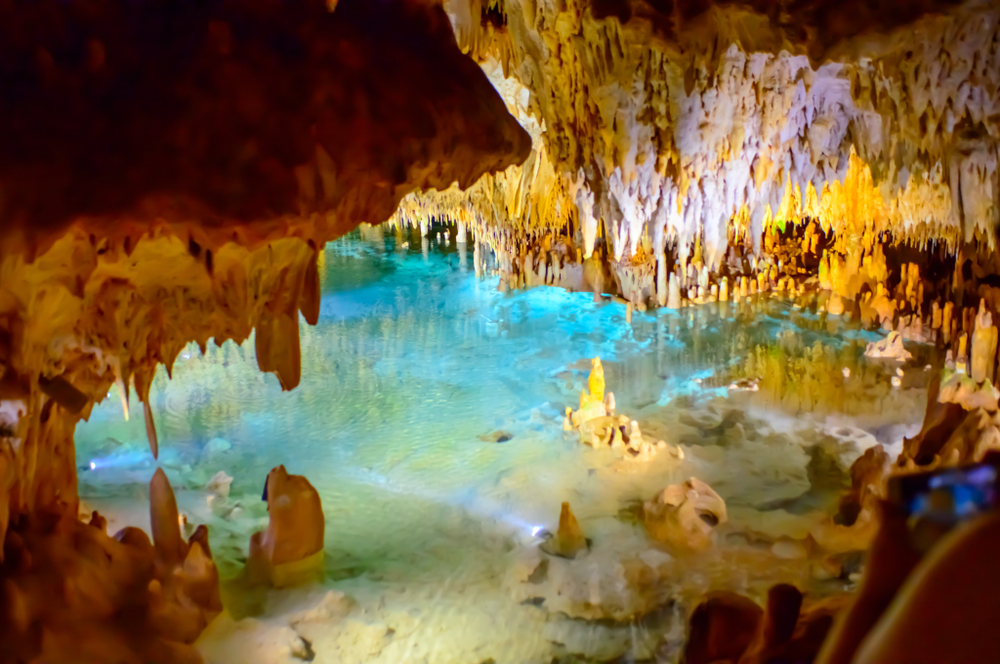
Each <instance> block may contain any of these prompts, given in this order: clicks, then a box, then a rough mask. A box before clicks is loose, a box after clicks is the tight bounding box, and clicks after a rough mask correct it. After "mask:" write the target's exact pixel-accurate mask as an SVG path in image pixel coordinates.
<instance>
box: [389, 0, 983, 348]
mask: <svg viewBox="0 0 1000 664" xmlns="http://www.w3.org/2000/svg"><path fill="white" fill-rule="evenodd" d="M444 6H445V9H446V10H447V11H448V13H449V17H450V18H451V21H452V23H453V25H454V29H455V33H456V36H457V37H458V42H459V45H460V46H461V47H462V48H463V49H465V50H467V51H468V52H469V53H470V54H471V55H472V56H473V57H475V58H476V59H478V60H480V61H481V62H483V63H484V67H485V68H486V69H487V70H488V71H490V72H491V77H492V78H493V80H494V81H495V82H497V84H498V88H500V89H501V90H502V91H503V92H504V98H505V100H506V101H507V103H508V106H509V107H510V108H512V109H514V112H515V115H517V117H518V118H519V120H520V121H521V122H522V124H524V125H525V126H526V127H528V129H529V131H530V132H531V134H532V138H533V150H532V157H531V158H530V159H529V161H528V162H527V163H526V164H525V166H524V167H522V168H519V169H510V170H508V171H507V172H505V173H503V174H500V175H497V176H494V177H488V178H485V179H484V180H483V181H480V183H478V184H477V186H476V187H474V188H472V189H470V190H469V191H467V192H465V193H461V192H457V191H455V190H452V191H450V192H448V194H447V196H445V197H444V198H441V197H439V196H436V195H434V194H428V195H413V196H411V197H408V198H407V199H405V200H404V203H403V209H402V211H401V213H400V215H399V219H400V220H401V221H409V222H410V223H418V222H419V223H421V224H423V225H424V226H425V227H426V222H427V220H428V219H429V218H430V217H434V218H438V219H440V218H451V219H455V220H457V221H460V222H461V223H462V224H463V225H465V226H468V225H470V224H471V225H472V226H473V227H474V228H475V230H476V231H477V232H476V243H477V256H478V255H480V254H481V253H482V250H480V249H479V246H480V244H484V245H489V247H490V248H492V249H493V251H494V253H495V254H496V267H497V269H498V270H499V272H500V274H501V276H502V277H503V282H502V283H503V284H504V285H508V286H512V287H521V286H531V285H535V284H543V283H544V284H549V285H560V286H564V287H567V288H571V289H573V290H592V291H594V292H598V293H607V294H612V295H618V296H621V297H623V298H624V299H625V300H626V301H628V302H632V303H633V307H637V308H641V307H645V306H647V305H650V304H658V305H659V306H665V305H667V306H681V305H682V304H683V303H684V302H703V301H708V300H710V299H716V298H721V299H728V298H732V297H736V296H741V297H745V296H746V295H747V294H755V293H757V292H760V291H762V290H770V289H772V288H774V287H776V286H777V287H779V288H780V289H781V290H786V289H788V288H789V287H790V286H792V285H794V286H795V287H796V289H800V288H801V287H802V281H804V280H805V278H806V277H807V276H808V277H812V276H816V274H817V272H818V273H819V276H820V278H821V281H822V288H823V289H825V290H830V291H832V292H833V293H835V294H836V299H835V300H834V301H833V302H831V311H832V312H837V313H840V312H842V311H844V307H846V313H848V314H850V313H851V302H852V301H858V300H861V299H863V298H867V299H868V300H869V301H868V302H865V304H864V306H863V307H862V309H863V310H862V315H863V317H865V318H866V319H867V320H872V319H875V318H877V319H884V318H885V317H886V316H892V315H894V314H895V313H896V311H898V310H897V309H895V308H893V305H892V302H891V300H893V299H894V298H893V293H885V294H881V293H878V292H876V291H877V290H878V288H877V286H878V284H883V285H884V284H885V282H886V281H887V279H889V278H892V279H895V278H896V276H895V275H896V274H898V273H900V272H902V281H904V282H907V281H910V283H912V284H913V289H912V291H908V292H907V295H906V297H905V298H904V299H906V300H909V301H911V302H916V303H917V304H918V305H919V304H922V303H921V302H920V300H921V299H922V298H923V296H924V293H923V292H922V290H921V288H922V286H923V283H922V282H923V281H927V279H928V277H929V276H931V277H935V278H937V276H938V275H935V274H931V275H928V273H927V268H928V267H929V265H928V264H929V263H933V262H935V261H934V260H933V259H932V257H933V255H934V254H935V253H938V254H939V253H941V251H942V250H944V251H945V252H946V254H947V255H949V256H950V257H955V258H957V259H958V262H959V263H961V261H963V260H965V259H968V258H970V257H971V255H975V254H978V253H980V248H986V249H988V250H989V251H992V248H993V246H994V226H996V224H997V222H998V221H1000V180H998V170H997V140H998V139H1000V106H998V105H997V104H998V101H997V100H998V99H1000V97H998V95H997V90H998V87H1000V46H998V43H1000V42H998V34H1000V32H998V31H1000V9H997V7H996V5H995V3H990V2H985V1H983V0H970V1H968V2H964V3H961V2H903V3H876V4H872V3H861V2H849V3H845V2H832V1H830V2H752V3H751V2H727V3H712V2H677V3H675V2H649V1H641V0H631V1H630V0H601V1H594V2H590V1H588V0H570V1H567V2H560V3H555V2H549V1H544V0H447V1H446V2H444ZM796 225H798V227H799V228H800V229H804V235H805V237H802V234H803V230H798V231H797V232H793V234H795V235H797V236H798V237H801V239H802V242H801V250H799V249H798V248H797V247H796V248H795V249H794V250H793V251H792V252H791V256H788V255H785V256H783V255H782V254H783V253H787V252H783V251H782V250H781V249H780V247H781V246H782V245H785V244H786V243H787V240H788V237H787V235H788V229H790V228H791V227H793V226H796ZM795 244H796V245H798V244H799V242H797V241H796V242H795ZM897 247H901V248H902V249H901V251H908V250H910V249H911V248H915V249H919V250H921V251H920V252H919V253H921V254H922V255H923V257H922V258H920V259H918V260H916V261H915V262H914V263H913V265H914V266H915V269H916V270H917V275H918V276H917V279H916V280H909V279H908V278H907V272H906V269H907V267H908V263H904V262H903V261H899V262H897V261H896V260H892V259H890V260H889V262H888V263H887V261H886V257H885V254H886V253H888V252H896V248H897ZM591 258H593V259H594V260H595V261H596V262H597V263H599V264H601V265H603V266H604V267H602V268H601V269H593V268H591V269H589V270H588V267H587V262H586V260H589V259H591ZM894 258H897V259H898V258H899V257H898V256H895V257H894ZM913 258H914V256H910V258H909V260H911V261H912V260H913ZM938 258H939V261H938V262H940V258H941V257H940V256H939V257H938ZM477 268H480V261H479V260H477ZM605 275H606V276H605ZM977 276H978V275H977ZM744 278H745V279H746V281H747V282H748V283H747V284H746V287H745V288H741V289H740V290H739V291H737V290H736V285H737V284H738V283H739V281H740V280H742V279H744ZM727 279H728V283H727V282H726V280H727ZM734 279H735V280H736V281H734ZM789 279H791V280H794V283H792V282H789V281H788V280H789ZM671 282H673V285H671ZM755 282H756V283H755ZM929 285H930V284H928V286H929ZM953 287H954V284H949V285H948V288H953ZM886 288H888V287H886ZM869 289H870V290H871V291H872V292H871V294H870V295H869V294H868V290H869ZM928 290H930V289H928ZM938 294H939V295H940V293H938ZM883 295H884V298H885V299H883ZM845 300H846V301H847V304H846V305H845ZM943 304H944V302H941V303H940V306H943ZM963 304H964V305H965V306H975V304H976V303H969V302H966V303H963ZM928 306H929V304H928ZM917 308H919V307H917ZM918 313H921V318H920V320H921V322H922V320H923V318H927V319H928V322H929V318H930V311H924V312H918ZM914 320H915V319H914ZM914 320H909V321H907V322H906V323H905V325H906V326H910V325H914V324H915V323H914ZM916 327H917V329H916V330H914V331H913V333H914V334H916V335H919V334H921V330H920V329H919V327H920V324H919V323H916Z"/></svg>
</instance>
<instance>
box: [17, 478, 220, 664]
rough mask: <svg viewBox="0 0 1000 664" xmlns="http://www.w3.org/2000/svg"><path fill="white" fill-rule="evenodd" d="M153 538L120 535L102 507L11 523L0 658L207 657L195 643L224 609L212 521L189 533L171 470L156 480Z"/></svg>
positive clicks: (133, 531)
mask: <svg viewBox="0 0 1000 664" xmlns="http://www.w3.org/2000/svg"><path fill="white" fill-rule="evenodd" d="M149 500H150V518H151V522H152V531H153V541H152V542H150V539H149V536H148V535H146V533H145V532H143V531H142V530H140V529H138V528H125V529H123V530H122V531H120V532H119V533H117V534H116V535H114V537H109V536H108V534H107V533H106V532H105V531H106V529H107V522H106V520H105V519H104V517H102V516H101V515H99V514H98V513H97V512H94V513H93V514H92V515H88V516H89V523H85V522H83V521H82V520H80V519H78V518H77V515H76V514H62V515H58V514H51V513H42V514H39V513H36V514H32V515H29V516H22V517H20V518H18V519H17V522H16V523H14V524H12V526H11V529H10V531H9V532H8V533H7V538H6V541H5V542H4V547H3V550H2V551H3V561H2V564H0V643H2V644H3V648H2V649H0V662H2V663H3V664H7V663H8V662H11V663H14V662H29V661H30V662H35V661H44V662H73V663H75V664H83V663H90V662H94V663H95V664H96V663H98V662H161V663H163V664H173V663H177V664H187V663H189V662H198V661H200V657H199V656H198V653H197V652H196V651H195V650H194V648H193V647H192V646H191V645H190V644H192V643H194V641H195V639H197V638H198V635H199V634H201V632H202V630H204V629H205V627H206V626H207V625H208V623H209V622H211V620H212V619H213V618H214V617H215V616H216V615H218V614H219V612H220V611H222V602H221V600H220V597H219V575H218V571H217V570H216V568H215V563H213V562H212V552H211V549H210V548H209V545H208V529H207V528H206V527H205V526H199V527H198V528H197V529H196V530H195V531H194V533H193V534H192V536H191V538H190V539H189V540H188V541H187V542H185V541H184V539H183V538H182V536H181V531H180V523H179V521H178V512H177V503H176V502H175V500H174V494H173V490H172V489H171V488H170V483H169V481H168V480H167V476H166V475H165V474H164V472H163V470H162V469H160V470H157V471H156V473H155V474H154V475H153V479H152V481H151V482H150V487H149Z"/></svg>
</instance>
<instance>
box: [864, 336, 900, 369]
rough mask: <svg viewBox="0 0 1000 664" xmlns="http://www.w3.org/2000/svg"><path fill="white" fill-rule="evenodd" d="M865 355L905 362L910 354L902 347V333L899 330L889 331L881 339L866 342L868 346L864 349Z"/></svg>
mask: <svg viewBox="0 0 1000 664" xmlns="http://www.w3.org/2000/svg"><path fill="white" fill-rule="evenodd" d="M865 357H870V358H873V359H888V360H896V361H897V362H905V361H906V360H908V359H910V358H911V357H912V355H911V354H910V352H909V351H907V350H906V348H904V347H903V337H902V335H900V334H899V332H890V333H889V334H888V336H886V338H885V339H883V340H882V341H873V342H871V343H870V344H868V348H866V349H865Z"/></svg>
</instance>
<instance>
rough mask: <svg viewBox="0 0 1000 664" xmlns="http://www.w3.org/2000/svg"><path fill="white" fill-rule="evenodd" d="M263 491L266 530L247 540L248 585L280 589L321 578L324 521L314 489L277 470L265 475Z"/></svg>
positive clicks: (279, 468) (295, 476)
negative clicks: (266, 522) (249, 581)
mask: <svg viewBox="0 0 1000 664" xmlns="http://www.w3.org/2000/svg"><path fill="white" fill-rule="evenodd" d="M266 490H267V511H268V524H267V529H266V530H263V531H260V532H258V533H254V535H253V537H251V538H250V557H249V559H248V560H247V570H248V572H249V575H250V579H251V581H253V582H256V583H261V582H269V583H271V584H273V585H275V586H278V587H281V586H290V585H295V584H297V583H302V582H303V581H306V580H311V579H315V578H316V577H317V576H321V575H322V570H323V534H324V532H325V531H326V521H325V519H324V517H323V506H322V504H321V502H320V499H319V494H318V493H317V492H316V489H315V488H313V486H312V484H310V483H309V480H307V479H306V478H305V477H303V476H301V475H289V474H288V471H286V470H285V467H284V466H278V467H277V468H275V469H273V470H272V471H271V472H270V473H268V474H267V489H266Z"/></svg>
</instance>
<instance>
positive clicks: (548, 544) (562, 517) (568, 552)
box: [541, 503, 587, 558]
mask: <svg viewBox="0 0 1000 664" xmlns="http://www.w3.org/2000/svg"><path fill="white" fill-rule="evenodd" d="M541 548H542V550H543V551H545V552H546V553H549V554H551V555H553V556H560V557H562V558H576V557H577V555H578V554H579V553H581V552H582V551H586V550H587V539H586V538H585V537H584V536H583V531H582V530H580V524H579V523H578V522H577V520H576V516H574V514H573V510H571V509H570V507H569V503H563V504H562V509H561V510H560V512H559V529H558V530H557V531H556V534H555V535H554V536H552V537H551V538H549V539H548V540H546V541H545V542H543V543H542V547H541Z"/></svg>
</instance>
